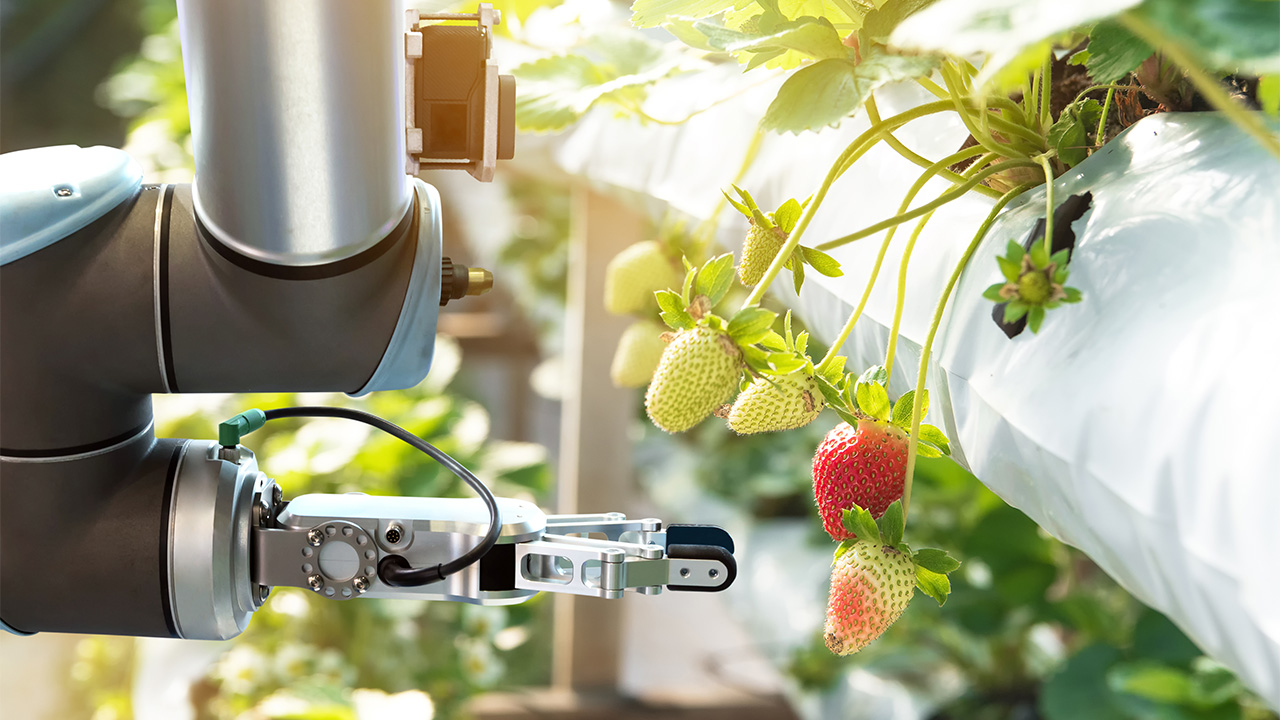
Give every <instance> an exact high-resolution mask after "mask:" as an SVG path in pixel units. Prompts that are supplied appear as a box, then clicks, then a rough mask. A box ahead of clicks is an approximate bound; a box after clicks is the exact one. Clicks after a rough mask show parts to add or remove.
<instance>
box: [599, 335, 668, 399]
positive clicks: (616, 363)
mask: <svg viewBox="0 0 1280 720" xmlns="http://www.w3.org/2000/svg"><path fill="white" fill-rule="evenodd" d="M664 332H665V330H664V328H663V327H662V326H661V325H658V324H657V323H655V322H651V321H648V320H642V321H640V322H636V323H632V324H631V326H630V327H628V328H627V329H626V330H625V331H623V333H622V337H621V338H620V339H619V340H618V349H617V350H616V351H615V352H614V355H613V365H612V366H610V368H609V377H610V378H612V379H613V384H614V385H615V386H617V387H620V388H638V387H644V386H645V385H646V384H648V382H649V380H650V379H651V378H652V377H653V371H654V370H656V369H657V367H658V361H659V360H661V359H662V351H663V350H664V349H665V348H666V347H667V344H666V343H665V342H664V341H663V339H662V336H663V334H664Z"/></svg>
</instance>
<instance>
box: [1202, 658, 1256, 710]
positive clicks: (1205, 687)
mask: <svg viewBox="0 0 1280 720" xmlns="http://www.w3.org/2000/svg"><path fill="white" fill-rule="evenodd" d="M1192 665H1193V667H1192V670H1193V671H1194V672H1193V674H1192V675H1191V692H1190V695H1189V699H1190V700H1191V704H1192V705H1195V706H1197V707H1201V708H1211V707H1215V706H1218V705H1222V704H1225V703H1230V702H1232V701H1233V700H1236V698H1238V697H1239V696H1240V695H1242V694H1243V693H1244V692H1245V689H1244V685H1242V684H1241V683H1240V680H1239V679H1238V678H1236V676H1235V673H1233V672H1231V671H1230V670H1228V669H1227V668H1225V667H1223V666H1222V665H1221V664H1219V663H1218V662H1217V661H1215V660H1211V659H1209V658H1197V659H1196V660H1195V661H1193V663H1192Z"/></svg>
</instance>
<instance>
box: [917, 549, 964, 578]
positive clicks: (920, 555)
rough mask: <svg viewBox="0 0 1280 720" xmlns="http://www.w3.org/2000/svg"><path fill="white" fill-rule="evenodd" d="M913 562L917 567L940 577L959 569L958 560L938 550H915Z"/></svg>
mask: <svg viewBox="0 0 1280 720" xmlns="http://www.w3.org/2000/svg"><path fill="white" fill-rule="evenodd" d="M914 560H915V563H916V565H917V566H918V567H923V568H924V569H926V570H931V571H933V572H935V573H938V574H940V575H946V574H947V573H950V572H955V570H956V569H957V568H959V567H960V561H959V560H956V559H955V558H953V557H951V556H950V555H948V554H947V551H946V550H939V549H938V548H923V549H920V550H917V551H916V552H915V558H914Z"/></svg>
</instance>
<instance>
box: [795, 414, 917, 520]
mask: <svg viewBox="0 0 1280 720" xmlns="http://www.w3.org/2000/svg"><path fill="white" fill-rule="evenodd" d="M906 478H907V434H906V433H905V432H903V431H902V430H900V429H899V428H896V427H894V426H893V425H891V424H889V423H888V422H885V421H882V420H872V419H870V418H866V419H863V420H860V421H859V422H858V427H857V428H856V429H855V428H853V427H852V426H850V425H849V423H844V422H842V423H840V424H839V425H837V426H836V427H835V428H834V429H833V430H832V431H831V432H829V433H827V436H826V437H825V438H823V439H822V444H820V445H819V446H818V451H817V452H816V453H815V454H814V456H813V495H814V497H815V498H816V499H817V501H818V513H819V514H820V515H821V516H822V526H823V527H824V528H825V529H826V531H827V533H829V534H830V535H831V537H832V538H833V539H835V540H848V539H850V538H852V537H853V533H851V532H849V531H848V530H846V529H845V527H844V525H842V524H841V515H840V513H841V512H842V511H844V510H848V509H849V508H851V507H853V506H854V505H860V506H862V507H864V508H866V509H867V510H868V511H870V513H871V515H872V517H880V516H881V515H883V514H884V511H885V509H886V508H888V507H889V504H890V503H892V502H893V501H894V500H900V499H901V498H902V487H903V484H904V483H905V481H906Z"/></svg>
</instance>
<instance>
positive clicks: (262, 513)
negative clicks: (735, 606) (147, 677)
mask: <svg viewBox="0 0 1280 720" xmlns="http://www.w3.org/2000/svg"><path fill="white" fill-rule="evenodd" d="M178 10H179V20H180V24H181V30H182V42H183V55H184V60H185V68H186V70H185V71H186V76H187V89H188V98H189V104H190V111H191V126H192V142H193V150H194V155H195V161H196V179H195V182H194V183H192V184H191V185H156V184H144V183H143V182H142V178H141V171H140V170H139V168H138V167H137V165H136V164H135V163H134V162H133V161H132V160H131V159H130V158H129V157H128V156H127V155H126V154H124V153H122V152H120V151H118V150H113V149H109V148H87V149H85V148H78V147H74V146H64V147H58V148H43V149H39V150H28V151H21V152H16V153H10V154H7V155H4V156H0V212H3V222H2V223H0V352H2V360H3V366H2V369H0V625H2V626H3V627H4V629H6V630H9V631H12V632H17V633H32V632H39V631H49V632H85V633H108V634H123V635H151V636H162V637H182V638H201V639H226V638H230V637H234V636H235V635H237V634H238V633H239V632H241V631H242V630H243V629H244V628H245V627H246V625H247V624H248V621H249V618H250V617H251V615H252V613H253V612H254V611H255V610H256V609H257V608H259V607H260V606H261V605H262V603H263V602H264V600H265V599H266V597H267V595H268V593H269V592H270V589H271V588H272V587H277V586H293V587H301V588H307V589H310V590H312V591H314V593H315V594H316V595H318V596H319V598H320V599H323V600H337V601H342V600H347V599H353V598H357V597H381V598H419V599H424V598H429V599H437V600H450V601H462V602H472V603H479V604H510V603H516V602H520V601H522V600H525V599H527V598H528V597H530V596H532V595H533V594H535V593H537V592H540V591H550V592H568V593H573V594H579V595H589V596H596V597H600V598H618V597H621V596H622V595H623V594H624V592H625V591H626V590H629V589H631V590H635V591H638V592H640V593H643V594H655V593H657V592H660V591H661V590H662V588H664V587H666V588H669V589H673V590H702V591H715V590H722V589H724V588H726V587H728V585H729V584H730V583H731V582H732V581H733V578H734V575H735V565H734V560H733V555H732V551H733V543H732V540H731V539H730V538H729V537H728V535H727V534H726V533H725V532H724V531H723V530H720V529H719V528H713V527H709V526H680V525H672V526H668V527H664V526H663V525H662V523H661V522H659V521H658V520H655V519H644V520H638V521H630V520H627V519H626V518H625V517H624V516H622V515H620V514H618V513H604V514H600V515H573V516H555V515H550V516H548V515H545V514H543V513H542V511H540V510H539V509H538V508H536V507H534V506H533V505H531V504H529V503H525V502H520V501H516V500H511V499H505V498H493V497H492V495H491V494H489V493H488V491H487V490H483V488H482V486H480V487H479V489H480V490H481V493H480V494H481V498H480V499H478V500H474V499H473V500H456V499H440V498H402V497H370V496H366V495H322V494H321V495H304V496H301V497H297V498H293V499H290V500H287V501H286V500H285V498H283V497H282V494H281V492H280V489H279V486H277V485H276V484H275V483H274V482H273V481H272V480H271V479H270V478H269V477H267V475H265V474H263V473H262V472H260V471H259V469H258V465H257V460H256V458H255V457H254V455H253V453H252V452H251V451H250V450H249V449H247V448H246V447H244V446H242V445H241V444H240V439H241V436H242V435H243V434H244V433H245V432H248V431H250V430H252V429H253V428H254V427H256V426H258V425H260V424H261V422H265V421H266V420H268V419H269V418H270V417H272V415H273V413H274V414H275V415H276V416H280V415H281V413H280V411H268V413H266V414H261V413H258V414H254V412H247V413H244V414H242V415H241V416H237V418H236V419H233V420H232V421H229V423H224V428H223V429H222V431H220V437H219V440H218V441H210V440H184V439H163V438H156V437H155V435H154V432H153V424H152V411H151V394H152V393H157V392H161V393H180V392H181V393H189V392H260V391H298V392H300V391H344V392H348V393H351V394H353V395H363V394H365V393H368V392H373V391H380V390H390V389H399V388H405V387H411V386H413V385H415V384H417V383H418V382H420V381H421V380H422V378H423V377H425V375H426V374H427V370H428V369H429V367H430V363H431V355H432V347H433V343H434V336H435V327H436V319H437V313H438V308H439V307H440V306H442V305H444V304H445V303H447V302H450V301H452V300H456V299H459V298H462V297H465V296H466V295H470V294H478V293H479V292H483V291H484V290H486V289H488V287H489V286H490V285H491V284H492V277H491V276H490V275H489V273H488V272H487V271H484V270H480V269H472V268H466V267H463V266H461V265H458V264H456V263H453V262H452V261H451V260H450V259H449V258H447V257H444V255H443V241H442V231H441V210H440V201H439V197H438V195H437V194H436V192H435V190H434V188H432V187H431V186H429V185H427V184H426V183H424V182H422V181H421V180H418V179H417V178H416V177H414V175H415V174H416V173H417V172H418V170H419V169H420V168H424V167H427V168H456V169H463V170H467V171H468V172H470V173H471V174H472V175H473V176H475V177H476V178H477V179H480V180H488V179H491V178H492V174H493V170H494V167H495V166H496V161H497V160H499V159H504V158H509V157H511V153H512V150H513V144H514V122H513V111H514V93H515V88H514V82H513V81H512V80H511V79H510V78H509V77H506V76H501V75H499V74H498V71H497V67H496V65H495V64H494V63H493V61H492V60H490V58H489V54H490V52H489V51H490V45H491V39H492V34H491V31H492V27H493V25H494V24H496V23H497V22H498V21H499V20H500V18H499V17H498V14H497V13H496V12H494V11H493V10H492V9H491V8H489V7H488V6H486V5H481V6H480V10H479V11H478V12H477V13H476V14H474V15H429V16H419V15H418V14H417V13H416V12H415V11H411V10H410V11H406V10H405V9H404V8H403V7H402V4H401V2H399V1H398V0H376V1H370V2H362V3H351V2H348V1H347V0H179V2H178ZM295 410H296V409H295ZM346 412H348V413H350V412H351V411H346ZM313 414H314V413H313ZM355 419H360V418H355ZM378 422H381V423H382V424H381V425H379V427H383V426H386V425H389V424H387V423H385V421H378ZM391 427H394V426H391ZM384 429H386V428H385V427H384ZM402 439H406V440H407V441H411V440H416V438H412V439H411V438H405V437H403V436H402ZM414 444H415V446H418V447H420V449H424V451H426V449H425V448H423V447H422V445H425V443H422V442H421V441H420V440H419V441H417V442H416V443H414ZM427 447H429V446H427ZM432 450H433V449H432ZM436 452H438V451H436ZM437 459H438V460H440V461H442V462H443V463H444V464H445V466H446V467H448V468H449V469H450V470H452V471H454V472H455V473H458V474H459V475H460V477H463V478H464V479H467V476H469V475H470V473H468V472H467V471H466V470H465V468H461V466H457V464H456V463H453V461H452V460H451V459H448V458H447V456H443V455H442V454H441V456H440V457H437ZM471 480H474V477H472V478H471ZM468 482H470V480H469V481H468ZM477 485H478V481H476V483H474V484H473V487H475V486H477Z"/></svg>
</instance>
